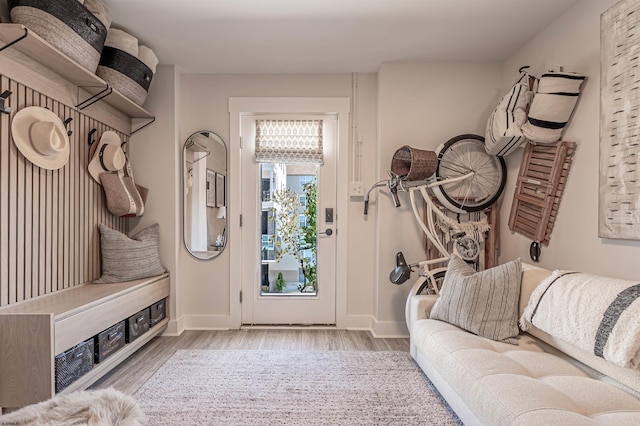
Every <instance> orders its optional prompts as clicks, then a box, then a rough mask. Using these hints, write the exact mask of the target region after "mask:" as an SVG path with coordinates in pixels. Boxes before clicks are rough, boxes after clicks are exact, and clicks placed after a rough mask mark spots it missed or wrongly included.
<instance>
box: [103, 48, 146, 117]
mask: <svg viewBox="0 0 640 426" xmlns="http://www.w3.org/2000/svg"><path fill="white" fill-rule="evenodd" d="M96 75H97V76H98V77H100V78H102V79H103V80H104V81H106V82H107V83H109V84H110V85H111V86H112V87H113V88H114V89H116V90H118V91H119V92H120V93H122V94H123V95H124V96H126V97H127V98H129V99H131V100H132V101H133V102H135V103H136V104H138V105H143V104H144V101H145V100H146V99H147V93H148V91H149V86H150V85H151V80H152V78H153V72H152V71H151V68H149V67H148V66H147V65H145V63H144V62H142V61H141V60H140V59H138V58H136V57H135V56H132V55H130V54H128V53H127V52H125V51H123V50H120V49H116V48H115V47H111V46H105V47H104V49H102V56H101V57H100V63H99V64H98V69H97V70H96Z"/></svg>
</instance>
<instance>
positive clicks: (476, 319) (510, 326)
mask: <svg viewBox="0 0 640 426" xmlns="http://www.w3.org/2000/svg"><path fill="white" fill-rule="evenodd" d="M521 278H522V265H521V262H520V259H516V260H512V261H510V262H507V263H504V264H502V265H498V266H496V267H494V268H491V269H487V270H484V271H480V272H476V271H475V269H473V268H472V267H471V266H469V265H468V264H467V263H466V262H465V261H464V260H462V259H461V258H459V257H458V256H453V257H452V258H451V260H450V261H449V266H448V268H447V273H446V274H445V276H444V282H443V283H442V289H441V290H440V297H439V298H438V300H437V301H436V303H435V305H434V306H433V309H431V314H430V318H432V319H438V320H441V321H445V322H448V323H450V324H453V325H456V326H458V327H460V328H462V329H464V330H467V331H470V332H472V333H474V334H477V335H479V336H483V337H486V338H488V339H492V340H497V341H502V342H507V343H512V344H517V340H516V339H515V337H516V336H517V335H518V334H519V329H518V302H519V300H520V280H521Z"/></svg>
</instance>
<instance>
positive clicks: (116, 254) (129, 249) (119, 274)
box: [94, 223, 166, 283]
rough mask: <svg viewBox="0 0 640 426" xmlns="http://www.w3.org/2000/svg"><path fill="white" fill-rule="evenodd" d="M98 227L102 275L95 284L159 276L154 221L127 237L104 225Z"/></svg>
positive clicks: (157, 240) (158, 237)
mask: <svg viewBox="0 0 640 426" xmlns="http://www.w3.org/2000/svg"><path fill="white" fill-rule="evenodd" d="M98 227H99V228H100V252H101V255H102V276H101V277H100V278H99V279H97V280H95V281H94V283H119V282H124V281H132V280H137V279H140V278H146V277H153V276H156V275H162V274H164V273H165V272H166V271H165V269H164V267H163V266H162V263H161V262H160V253H159V251H158V246H159V245H160V226H159V225H158V224H157V223H156V224H154V225H151V226H149V227H148V228H145V229H143V230H141V231H140V232H138V233H137V234H135V235H134V236H132V237H131V238H129V237H127V236H126V235H125V234H123V233H122V232H119V231H116V230H114V229H111V228H109V227H108V226H105V225H103V224H99V225H98Z"/></svg>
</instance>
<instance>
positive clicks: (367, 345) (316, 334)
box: [92, 328, 409, 394]
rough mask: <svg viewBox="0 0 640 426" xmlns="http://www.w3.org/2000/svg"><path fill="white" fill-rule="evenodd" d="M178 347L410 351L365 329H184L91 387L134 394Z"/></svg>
mask: <svg viewBox="0 0 640 426" xmlns="http://www.w3.org/2000/svg"><path fill="white" fill-rule="evenodd" d="M178 349H227V350H229V349H244V350H336V351H404V352H408V351H409V339H406V338H404V339H403V338H398V339H378V338H375V337H373V336H372V335H371V333H369V332H368V331H347V330H335V329H260V328H251V329H243V330H231V331H185V332H184V333H182V335H180V336H179V337H156V338H154V339H153V340H151V341H150V342H149V343H148V344H147V345H145V346H144V347H143V348H142V349H140V350H139V351H137V352H136V353H135V354H133V355H132V356H131V357H129V358H128V359H127V360H126V361H125V362H123V363H122V364H121V365H120V366H118V367H117V368H116V369H114V370H113V371H111V373H109V374H108V375H106V376H105V377H103V378H102V379H101V380H100V381H98V382H97V383H96V384H94V385H93V386H92V388H106V387H110V386H113V387H114V388H116V389H118V390H121V391H123V392H126V393H128V394H133V393H135V392H136V391H137V390H138V389H139V388H140V386H142V385H143V384H144V383H145V382H146V381H147V380H148V379H149V378H150V377H151V376H152V375H153V373H155V372H156V371H157V370H158V368H160V367H161V366H162V365H163V364H164V363H165V362H166V361H167V360H168V359H169V358H170V357H171V355H173V354H174V353H175V351H176V350H178Z"/></svg>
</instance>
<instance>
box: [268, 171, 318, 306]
mask: <svg viewBox="0 0 640 426" xmlns="http://www.w3.org/2000/svg"><path fill="white" fill-rule="evenodd" d="M317 174H318V166H317V165H313V164H312V165H309V164H278V163H260V183H261V194H260V206H261V211H260V212H258V214H259V215H260V218H261V220H260V222H261V228H262V235H261V237H260V238H261V244H260V247H261V250H262V253H261V259H262V267H261V279H260V293H261V294H262V295H274V296H277V295H287V296H291V295H300V296H305V295H307V296H308V295H315V294H316V291H317V285H318V283H317V280H316V266H317V265H316V262H317V256H316V255H317V231H316V216H317V211H316V201H317V195H316V194H317V181H318V179H317ZM267 194H268V195H267Z"/></svg>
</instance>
